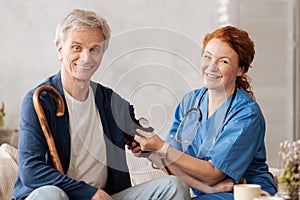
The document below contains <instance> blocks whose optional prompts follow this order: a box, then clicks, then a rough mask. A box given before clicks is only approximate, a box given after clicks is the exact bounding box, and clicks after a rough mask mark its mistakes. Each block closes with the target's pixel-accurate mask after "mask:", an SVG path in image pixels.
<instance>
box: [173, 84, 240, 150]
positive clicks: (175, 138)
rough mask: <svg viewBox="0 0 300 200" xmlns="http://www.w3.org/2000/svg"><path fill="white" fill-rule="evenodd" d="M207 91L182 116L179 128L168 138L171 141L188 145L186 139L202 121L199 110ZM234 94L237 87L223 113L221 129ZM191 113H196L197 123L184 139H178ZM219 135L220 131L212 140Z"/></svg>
mask: <svg viewBox="0 0 300 200" xmlns="http://www.w3.org/2000/svg"><path fill="white" fill-rule="evenodd" d="M207 90H208V89H207V88H205V90H204V91H203V92H202V94H201V96H200V99H199V101H198V104H197V107H193V108H191V109H189V110H188V111H187V112H186V113H185V114H184V116H183V118H182V120H181V122H180V124H179V126H178V128H177V131H176V133H175V135H173V134H171V135H170V138H172V139H173V140H175V141H176V142H178V143H181V144H182V143H184V144H188V141H187V139H188V138H189V137H190V136H191V135H192V134H193V133H194V132H195V131H196V129H197V127H198V125H199V123H200V121H201V120H202V112H201V110H200V104H201V102H202V99H203V97H204V95H205V93H206V92H207ZM236 92H237V86H236V87H235V88H234V92H233V95H232V98H231V100H230V103H229V105H228V108H227V110H226V112H225V115H224V118H223V121H222V124H221V127H222V126H223V125H224V122H225V120H226V117H227V115H228V113H229V111H230V108H231V107H232V103H233V101H234V99H235V97H236ZM192 112H196V113H197V114H198V116H199V117H198V119H197V122H196V124H195V125H194V127H193V129H192V130H191V131H190V132H189V133H188V134H187V135H186V137H185V138H182V139H179V138H178V135H179V132H180V130H181V129H182V127H183V124H184V122H185V121H186V120H187V116H188V115H189V114H191V113H192ZM219 135H220V131H218V133H217V134H216V136H215V138H214V141H215V140H216V139H217V138H218V137H219Z"/></svg>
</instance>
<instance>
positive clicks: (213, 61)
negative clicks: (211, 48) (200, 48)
mask: <svg viewBox="0 0 300 200" xmlns="http://www.w3.org/2000/svg"><path fill="white" fill-rule="evenodd" d="M207 68H208V69H210V70H212V71H215V70H218V66H217V64H216V61H215V60H211V62H210V63H209V64H208V67H207Z"/></svg>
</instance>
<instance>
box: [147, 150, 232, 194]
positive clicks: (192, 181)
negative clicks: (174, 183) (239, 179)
mask: <svg viewBox="0 0 300 200" xmlns="http://www.w3.org/2000/svg"><path fill="white" fill-rule="evenodd" d="M148 159H149V160H150V161H151V162H153V163H156V164H155V165H156V166H157V167H159V168H160V169H161V170H163V171H164V172H165V173H166V174H168V173H167V171H166V169H165V166H163V164H162V161H161V159H160V158H159V157H158V156H156V155H155V153H152V154H151V155H150V156H149V157H148ZM167 167H168V169H169V170H170V172H171V173H172V174H173V175H176V176H177V177H179V178H180V179H182V180H183V181H185V182H186V183H187V184H188V185H189V186H190V187H191V188H193V189H196V190H198V191H201V192H203V193H207V194H209V193H216V192H230V191H232V190H233V186H234V183H233V181H232V180H231V179H229V178H225V179H223V180H222V181H220V182H219V183H217V184H215V185H208V184H206V183H204V182H202V181H200V180H198V179H196V178H194V177H192V176H191V175H189V174H187V173H185V172H184V171H182V170H180V169H179V168H178V167H176V166H174V165H173V164H169V165H168V166H167Z"/></svg>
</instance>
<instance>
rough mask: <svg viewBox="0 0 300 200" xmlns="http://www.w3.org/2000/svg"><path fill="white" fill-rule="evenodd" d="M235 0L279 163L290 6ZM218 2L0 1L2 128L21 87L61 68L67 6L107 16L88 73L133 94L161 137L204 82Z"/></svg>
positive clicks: (284, 135)
mask: <svg viewBox="0 0 300 200" xmlns="http://www.w3.org/2000/svg"><path fill="white" fill-rule="evenodd" d="M234 2H236V3H238V4H237V5H238V6H236V7H235V8H237V9H236V12H237V13H233V12H235V11H234V10H233V11H232V10H231V14H232V15H233V16H237V18H235V20H236V21H234V22H235V23H238V24H239V25H240V26H241V27H242V28H245V29H246V30H248V31H249V33H250V35H251V36H252V37H253V39H254V40H255V43H256V47H257V54H256V58H255V62H254V64H253V66H254V67H253V70H252V71H251V72H250V75H251V76H252V79H253V85H254V91H255V94H256V97H257V100H258V102H259V103H260V105H261V107H262V110H263V112H264V114H265V117H266V120H267V126H268V131H267V137H266V142H267V150H268V161H269V163H270V164H271V165H273V166H275V167H276V166H277V165H278V161H277V151H278V146H279V142H280V141H282V140H284V139H291V137H292V128H291V127H292V114H291V113H292V109H293V108H292V106H291V104H290V103H291V99H290V98H289V97H290V96H291V94H292V84H291V79H292V77H291V76H292V71H291V70H292V63H291V59H292V58H291V55H290V51H291V50H290V48H289V44H290V43H291V38H290V37H291V36H290V35H291V34H292V33H291V31H290V30H291V27H290V26H291V22H290V21H291V18H290V15H289V12H290V4H289V1H285V0H263V1H260V0H253V1H246V0H240V1H238V0H234ZM217 6H218V1H217V0H213V1H206V0H189V1H182V0H151V1H148V0H124V1H119V0H85V1H79V0H77V1H75V0H64V1H59V0H53V1H48V0H26V1H18V0H10V1H8V0H0V24H1V31H0V38H1V47H0V61H1V65H0V102H1V101H5V104H6V113H7V116H6V118H5V122H6V126H7V127H8V128H12V129H13V128H16V127H18V125H19V115H20V114H19V112H20V104H21V101H22V98H23V96H24V95H25V93H26V92H27V91H28V90H29V89H31V88H32V87H34V86H36V84H38V83H39V82H41V81H42V80H44V79H45V78H46V77H47V76H48V75H50V74H54V73H56V72H57V71H58V70H59V65H58V61H57V57H56V52H55V48H54V44H53V39H54V33H55V27H56V25H57V23H58V21H59V20H60V19H61V18H62V17H63V16H64V15H65V14H66V13H67V12H69V11H70V10H72V9H74V8H82V9H91V10H94V11H96V12H97V13H99V15H101V16H103V17H105V18H106V19H107V20H108V22H109V23H110V25H111V27H112V31H113V33H112V40H111V46H110V48H109V50H108V52H107V53H106V55H105V57H104V60H103V62H102V65H101V69H100V70H99V71H98V72H97V74H95V76H94V78H93V79H94V80H96V81H99V82H102V83H103V84H105V85H108V86H110V87H112V88H114V89H116V90H117V91H118V92H119V93H120V94H121V95H122V96H124V97H125V98H126V99H128V100H130V101H131V102H132V103H133V104H134V105H135V107H136V111H137V115H138V116H146V117H148V118H149V119H150V120H151V123H152V124H153V126H154V127H155V129H156V130H157V132H158V133H159V134H161V135H162V136H163V135H164V133H165V132H166V131H167V130H168V128H169V125H170V122H171V121H170V120H171V118H172V113H173V110H174V108H175V106H176V104H177V103H178V101H179V99H180V98H181V97H182V95H183V94H184V93H185V92H187V91H189V90H191V89H193V88H196V87H200V86H201V82H200V78H199V74H198V68H197V67H198V66H199V61H200V49H201V42H202V38H203V36H204V34H205V33H206V32H210V31H212V30H213V29H215V28H216V27H217V24H218V22H217V20H218V15H217ZM237 14H238V15H237Z"/></svg>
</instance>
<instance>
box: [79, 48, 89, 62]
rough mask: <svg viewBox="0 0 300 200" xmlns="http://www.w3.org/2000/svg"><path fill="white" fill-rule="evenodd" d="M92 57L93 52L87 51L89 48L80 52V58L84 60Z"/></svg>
mask: <svg viewBox="0 0 300 200" xmlns="http://www.w3.org/2000/svg"><path fill="white" fill-rule="evenodd" d="M90 57H91V53H90V52H89V51H87V50H83V51H82V52H81V53H80V59H81V60H82V61H85V62H86V61H89V59H90Z"/></svg>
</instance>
